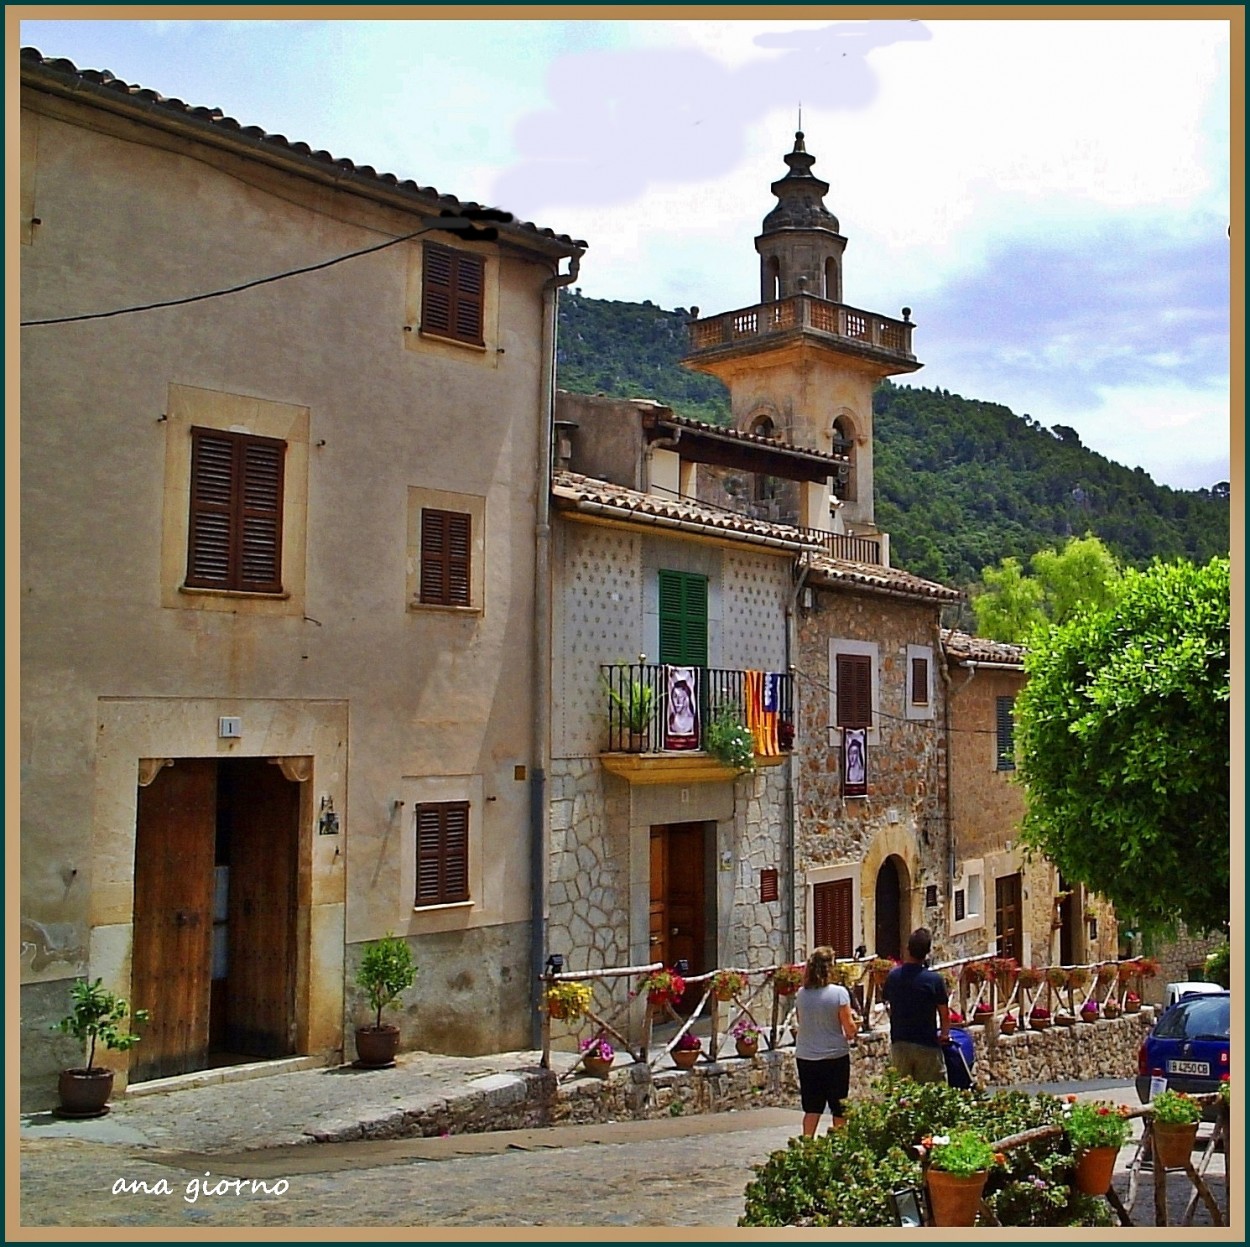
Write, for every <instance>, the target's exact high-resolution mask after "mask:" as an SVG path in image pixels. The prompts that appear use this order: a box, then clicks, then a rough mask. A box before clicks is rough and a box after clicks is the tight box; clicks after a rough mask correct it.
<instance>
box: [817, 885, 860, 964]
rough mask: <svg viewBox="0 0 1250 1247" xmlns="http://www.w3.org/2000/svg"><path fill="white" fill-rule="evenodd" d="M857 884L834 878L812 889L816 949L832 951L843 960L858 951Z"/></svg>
mask: <svg viewBox="0 0 1250 1247" xmlns="http://www.w3.org/2000/svg"><path fill="white" fill-rule="evenodd" d="M854 902H855V885H854V883H853V882H852V881H851V880H850V879H832V880H830V881H829V882H828V883H818V884H816V885H815V886H814V887H813V888H812V936H813V938H814V939H815V941H816V946H817V947H818V948H819V947H821V946H826V947H829V948H832V949H833V951H834V952H835V953H836V954H837V955H838V956H839V957H850V956H851V955H852V954H853V953H854V951H855V909H854Z"/></svg>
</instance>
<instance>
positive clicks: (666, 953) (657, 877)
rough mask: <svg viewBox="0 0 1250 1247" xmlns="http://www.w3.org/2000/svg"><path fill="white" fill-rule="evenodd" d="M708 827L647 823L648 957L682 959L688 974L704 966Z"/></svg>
mask: <svg viewBox="0 0 1250 1247" xmlns="http://www.w3.org/2000/svg"><path fill="white" fill-rule="evenodd" d="M708 827H709V825H708V824H707V823H669V824H667V825H664V826H658V827H652V828H651V924H650V945H649V952H650V960H651V961H662V962H663V963H664V964H665V965H666V966H672V965H675V964H676V963H677V962H678V961H681V960H683V959H684V960H685V961H686V962H687V964H688V965H689V967H690V973H691V974H702V973H703V972H704V970H705V969H706V968H707V967H706V966H705V965H704V949H705V947H706V939H707V920H706V905H705V886H704V880H705V878H706V872H707V846H708V843H709V840H708V836H709V831H708ZM692 993H693V989H691V993H690V994H692ZM696 1000H697V997H696ZM686 1003H687V1002H686V1001H683V1004H686Z"/></svg>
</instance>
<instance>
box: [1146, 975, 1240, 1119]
mask: <svg viewBox="0 0 1250 1247" xmlns="http://www.w3.org/2000/svg"><path fill="white" fill-rule="evenodd" d="M1230 1000H1231V996H1230V994H1229V993H1228V992H1219V993H1217V994H1213V995H1206V996H1186V997H1184V998H1183V999H1181V1000H1179V1001H1178V1002H1177V1003H1176V1004H1174V1005H1173V1006H1172V1007H1171V1008H1170V1009H1169V1010H1168V1011H1167V1012H1166V1013H1164V1014H1163V1016H1162V1017H1161V1018H1159V1020H1158V1021H1157V1022H1156V1023H1155V1024H1154V1029H1153V1030H1152V1031H1151V1032H1150V1034H1149V1035H1147V1036H1146V1039H1145V1041H1144V1042H1143V1043H1142V1046H1141V1049H1140V1050H1139V1051H1138V1053H1137V1095H1138V1097H1139V1098H1140V1099H1141V1102H1142V1103H1143V1104H1145V1103H1146V1102H1147V1101H1148V1100H1149V1098H1150V1080H1151V1078H1152V1077H1153V1078H1166V1079H1167V1080H1168V1090H1169V1091H1187V1092H1189V1093H1190V1094H1191V1095H1198V1094H1201V1093H1203V1092H1208V1091H1216V1090H1218V1089H1219V1085H1220V1080H1221V1079H1222V1078H1223V1077H1224V1076H1225V1075H1226V1074H1227V1073H1228V1017H1229V1007H1230V1006H1229V1001H1230ZM1208 1116H1209V1115H1208Z"/></svg>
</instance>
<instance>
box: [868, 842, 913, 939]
mask: <svg viewBox="0 0 1250 1247" xmlns="http://www.w3.org/2000/svg"><path fill="white" fill-rule="evenodd" d="M906 887H907V867H906V866H904V865H903V863H902V861H900V859H899V858H898V857H897V856H894V855H891V856H889V857H887V858H886V859H885V861H884V862H882V863H881V868H880V869H879V870H878V871H877V887H876V912H877V921H876V930H875V932H874V934H875V937H876V954H877V956H878V957H893V958H895V959H896V960H898V961H901V960H902V959H903V948H904V945H905V944H906V940H907V933H905V932H904V930H903V926H904V923H905V922H906V920H907V910H906V907H905V906H904V904H903V895H904V892H905V890H906Z"/></svg>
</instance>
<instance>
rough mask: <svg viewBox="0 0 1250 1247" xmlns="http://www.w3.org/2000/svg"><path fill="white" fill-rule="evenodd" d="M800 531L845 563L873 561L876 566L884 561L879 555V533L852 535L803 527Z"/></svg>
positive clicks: (829, 554)
mask: <svg viewBox="0 0 1250 1247" xmlns="http://www.w3.org/2000/svg"><path fill="white" fill-rule="evenodd" d="M800 531H801V532H802V533H803V535H804V536H806V537H810V538H811V539H812V540H813V541H818V542H820V543H821V544H822V545H823V546H824V547H825V553H826V554H827V555H828V556H829V557H830V558H831V559H841V560H842V561H843V562H847V563H873V564H875V565H876V566H878V567H880V566H881V565H882V564H883V563H884V562H885V560H884V559H883V558H882V557H881V537H880V535H878V536H875V537H852V536H850V535H849V534H848V533H831V532H827V531H826V530H825V529H823V528H803V529H800Z"/></svg>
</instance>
